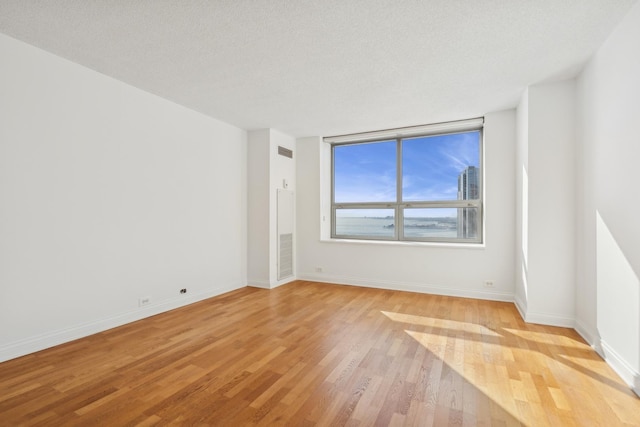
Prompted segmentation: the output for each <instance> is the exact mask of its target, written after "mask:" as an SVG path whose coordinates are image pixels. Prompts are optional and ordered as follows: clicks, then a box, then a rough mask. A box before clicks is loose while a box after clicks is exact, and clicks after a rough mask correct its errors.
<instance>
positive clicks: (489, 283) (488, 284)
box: [484, 280, 493, 288]
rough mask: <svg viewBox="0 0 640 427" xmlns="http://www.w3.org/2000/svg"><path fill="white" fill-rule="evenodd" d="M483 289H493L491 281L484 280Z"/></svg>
mask: <svg viewBox="0 0 640 427" xmlns="http://www.w3.org/2000/svg"><path fill="white" fill-rule="evenodd" d="M484 287H485V288H493V280H485V281H484Z"/></svg>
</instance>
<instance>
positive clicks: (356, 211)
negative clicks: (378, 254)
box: [325, 119, 482, 243]
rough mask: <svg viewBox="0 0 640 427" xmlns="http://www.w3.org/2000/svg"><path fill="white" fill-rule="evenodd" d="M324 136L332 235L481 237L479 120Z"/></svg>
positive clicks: (424, 238)
mask: <svg viewBox="0 0 640 427" xmlns="http://www.w3.org/2000/svg"><path fill="white" fill-rule="evenodd" d="M325 142H328V143H329V144H331V158H332V160H331V162H332V200H331V216H332V222H331V237H332V238H338V239H370V240H410V241H428V242H459V243H481V242H482V119H474V120H466V121H461V122H452V123H443V124H437V125H427V126H421V127H416V128H405V129H396V130H392V131H381V132H371V133H367V134H356V135H346V136H340V137H330V138H325Z"/></svg>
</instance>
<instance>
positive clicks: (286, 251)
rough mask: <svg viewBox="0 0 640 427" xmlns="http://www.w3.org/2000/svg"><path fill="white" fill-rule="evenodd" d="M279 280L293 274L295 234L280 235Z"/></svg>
mask: <svg viewBox="0 0 640 427" xmlns="http://www.w3.org/2000/svg"><path fill="white" fill-rule="evenodd" d="M279 243H280V245H279V246H280V254H279V255H280V262H279V264H278V266H279V267H280V268H279V269H278V280H281V279H284V278H286V277H291V276H293V234H291V233H287V234H281V235H280V242H279Z"/></svg>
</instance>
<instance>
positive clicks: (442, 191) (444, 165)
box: [402, 131, 480, 201]
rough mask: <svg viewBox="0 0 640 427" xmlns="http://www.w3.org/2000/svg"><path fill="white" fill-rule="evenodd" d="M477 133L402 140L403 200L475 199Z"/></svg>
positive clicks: (477, 176)
mask: <svg viewBox="0 0 640 427" xmlns="http://www.w3.org/2000/svg"><path fill="white" fill-rule="evenodd" d="M479 168H480V132H479V131H473V132H464V133H456V134H450V135H437V136H423V137H419V138H410V139H405V140H403V141H402V194H403V197H402V199H403V200H404V201H436V200H466V199H477V198H479V186H478V184H479V174H480V169H479Z"/></svg>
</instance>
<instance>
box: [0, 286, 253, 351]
mask: <svg viewBox="0 0 640 427" xmlns="http://www.w3.org/2000/svg"><path fill="white" fill-rule="evenodd" d="M244 286H245V285H244V284H243V285H225V286H220V287H217V288H215V289H211V290H209V291H206V292H201V293H198V294H190V295H188V296H182V297H179V298H172V299H171V300H165V301H160V302H157V303H155V304H150V305H148V306H144V307H140V308H137V309H135V310H131V311H128V312H125V313H120V314H116V315H114V316H110V317H106V318H103V319H99V320H95V321H92V322H88V323H85V324H81V325H77V326H73V327H70V328H65V329H60V330H56V331H52V332H48V333H46V334H41V335H37V336H34V337H29V338H25V339H22V340H19V341H14V342H11V343H8V344H5V345H2V346H0V362H5V361H7V360H10V359H15V358H17V357H21V356H25V355H27V354H31V353H35V352H37V351H40V350H44V349H46V348H50V347H54V346H56V345H60V344H64V343H66V342H69V341H73V340H76V339H79V338H84V337H87V336H89V335H93V334H96V333H98V332H103V331H106V330H108V329H112V328H115V327H118V326H122V325H125V324H127V323H131V322H135V321H137V320H140V319H144V318H146V317H150V316H155V315H156V314H160V313H164V312H166V311H169V310H173V309H176V308H180V307H184V306H186V305H189V304H193V303H195V302H198V301H202V300H205V299H207V298H211V297H215V296H218V295H221V294H224V293H226V292H230V291H234V290H236V289H240V288H243V287H244Z"/></svg>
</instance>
